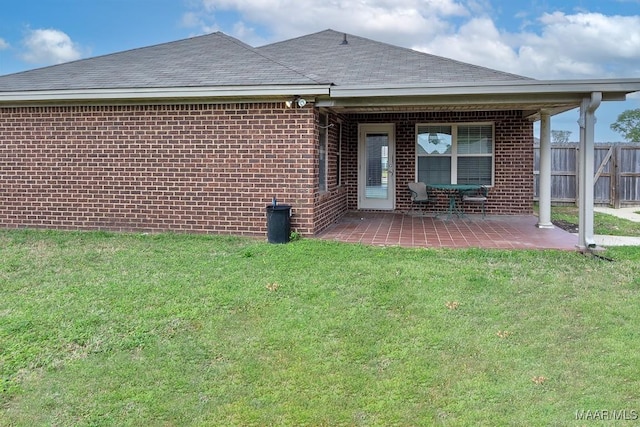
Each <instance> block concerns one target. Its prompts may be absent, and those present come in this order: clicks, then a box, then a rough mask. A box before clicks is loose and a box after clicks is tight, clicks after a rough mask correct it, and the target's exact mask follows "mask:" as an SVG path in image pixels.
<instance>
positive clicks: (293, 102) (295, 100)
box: [284, 96, 307, 108]
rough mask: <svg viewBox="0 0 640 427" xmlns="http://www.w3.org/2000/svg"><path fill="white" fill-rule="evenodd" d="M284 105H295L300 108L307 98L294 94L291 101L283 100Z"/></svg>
mask: <svg viewBox="0 0 640 427" xmlns="http://www.w3.org/2000/svg"><path fill="white" fill-rule="evenodd" d="M284 105H286V106H287V108H295V107H299V108H302V107H304V106H305V105H307V100H306V99H304V98H300V97H299V96H296V97H295V98H293V99H292V100H291V101H285V102H284Z"/></svg>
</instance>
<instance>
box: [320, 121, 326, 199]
mask: <svg viewBox="0 0 640 427" xmlns="http://www.w3.org/2000/svg"><path fill="white" fill-rule="evenodd" d="M327 123H328V120H327V115H326V114H320V126H319V135H318V136H319V138H318V144H319V147H318V167H319V172H318V178H319V179H318V189H319V190H320V191H327V127H328V126H327Z"/></svg>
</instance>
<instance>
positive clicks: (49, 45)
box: [21, 29, 82, 64]
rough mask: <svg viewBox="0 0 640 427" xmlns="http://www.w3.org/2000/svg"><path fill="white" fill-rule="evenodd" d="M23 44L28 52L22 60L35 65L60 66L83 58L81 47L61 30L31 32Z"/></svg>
mask: <svg viewBox="0 0 640 427" xmlns="http://www.w3.org/2000/svg"><path fill="white" fill-rule="evenodd" d="M23 44H24V46H25V48H26V51H25V52H24V53H23V54H22V55H21V56H22V59H24V60H25V61H27V62H30V63H33V64H60V63H62V62H68V61H74V60H76V59H79V58H80V57H81V56H82V55H81V52H80V49H79V47H78V46H77V45H76V44H75V43H74V42H73V41H72V40H71V38H70V37H69V36H68V35H67V34H65V33H64V32H62V31H60V30H54V29H36V30H30V31H29V33H28V34H27V36H26V37H25V38H24V40H23Z"/></svg>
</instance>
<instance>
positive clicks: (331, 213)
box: [314, 114, 349, 232]
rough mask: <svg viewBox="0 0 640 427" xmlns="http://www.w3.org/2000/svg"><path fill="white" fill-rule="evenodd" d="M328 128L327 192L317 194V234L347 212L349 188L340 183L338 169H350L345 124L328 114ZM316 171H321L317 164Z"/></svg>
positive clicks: (335, 116) (315, 217)
mask: <svg viewBox="0 0 640 427" xmlns="http://www.w3.org/2000/svg"><path fill="white" fill-rule="evenodd" d="M316 125H317V126H319V122H318V121H316ZM328 126H329V127H328V128H327V135H328V144H327V163H328V168H327V169H328V171H327V191H324V192H316V194H315V206H316V208H315V215H314V224H315V231H316V232H319V231H322V230H323V229H325V228H326V227H328V226H330V225H331V224H332V223H333V222H335V221H336V220H337V219H338V218H340V217H341V216H343V215H344V214H345V213H346V212H347V188H346V187H345V186H344V185H343V184H342V183H339V182H338V168H341V169H342V171H343V173H344V171H345V170H346V169H348V168H349V165H348V164H346V163H345V161H346V159H345V155H344V150H345V147H347V142H346V141H344V134H345V130H344V128H343V126H344V124H343V123H342V120H341V119H340V118H339V117H338V116H337V115H336V114H328ZM341 127H342V132H341ZM341 134H342V135H341ZM341 136H342V138H343V142H342V150H340V138H341ZM339 151H342V152H343V153H342V154H341V155H340V156H339V155H338V152H339ZM338 162H340V164H338ZM316 170H317V171H318V170H319V169H318V164H317V163H316ZM343 182H344V176H343ZM315 188H316V189H317V188H318V185H316V187H315Z"/></svg>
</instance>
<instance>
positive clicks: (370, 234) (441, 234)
mask: <svg viewBox="0 0 640 427" xmlns="http://www.w3.org/2000/svg"><path fill="white" fill-rule="evenodd" d="M536 223H537V218H536V217H535V216H533V215H532V216H505V215H500V216H487V217H486V218H484V219H483V218H482V217H481V216H475V215H473V216H465V217H464V218H457V217H453V218H451V219H449V220H447V219H442V218H434V217H432V216H413V215H407V214H402V213H370V212H350V213H348V214H347V215H345V216H344V217H343V218H341V219H340V220H339V221H338V222H336V223H335V224H333V225H331V226H330V227H328V228H327V229H326V230H325V231H323V232H322V233H320V234H319V235H318V238H321V239H326V240H336V241H341V242H350V243H362V244H367V245H376V246H405V247H433V248H499V249H563V250H576V245H577V243H578V238H577V237H576V236H574V235H572V234H570V233H568V232H566V231H564V230H562V229H560V228H558V227H556V228H553V229H540V228H537V227H536V226H535V225H536Z"/></svg>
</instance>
